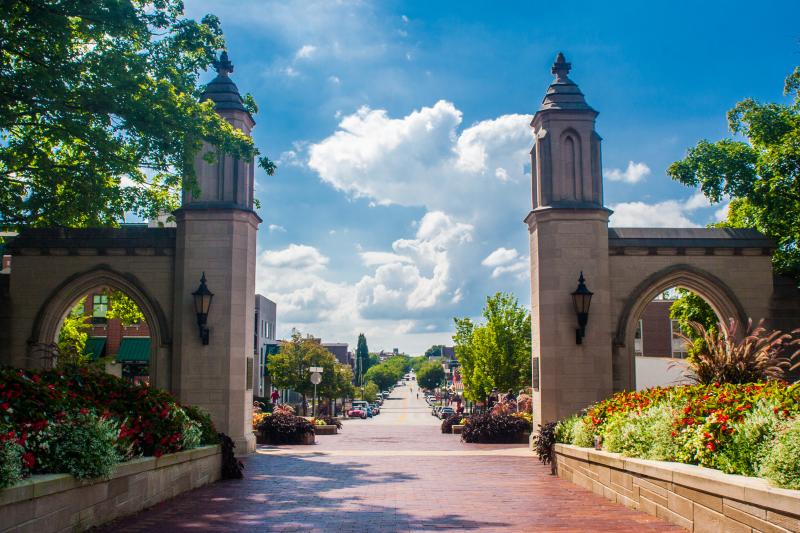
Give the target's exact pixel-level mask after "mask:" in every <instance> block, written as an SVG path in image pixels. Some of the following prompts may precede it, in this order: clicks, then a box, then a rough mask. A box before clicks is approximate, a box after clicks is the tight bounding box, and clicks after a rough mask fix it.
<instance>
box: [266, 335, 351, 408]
mask: <svg viewBox="0 0 800 533" xmlns="http://www.w3.org/2000/svg"><path fill="white" fill-rule="evenodd" d="M312 366H320V367H322V369H323V372H322V382H321V383H320V384H319V385H318V386H317V394H318V395H319V397H320V398H336V397H339V394H341V393H342V391H343V390H344V387H343V386H342V384H341V380H340V378H341V375H342V372H344V371H343V370H337V368H338V367H339V366H341V365H339V363H338V362H337V361H336V358H335V357H334V356H333V354H331V353H330V352H329V351H328V350H326V349H325V348H324V347H323V346H322V345H321V344H320V343H318V342H316V341H315V340H314V339H312V338H303V337H302V336H301V334H300V333H299V332H295V333H294V334H293V335H292V340H291V341H290V342H287V343H284V344H283V346H282V347H281V351H280V352H279V353H277V354H275V355H273V356H270V358H269V361H268V362H267V369H268V371H269V374H270V376H271V377H272V383H273V385H274V386H275V387H277V388H279V389H292V390H294V391H297V392H298V393H300V394H302V395H304V396H310V395H312V394H313V393H314V384H313V383H311V374H310V373H309V371H308V369H309V368H310V367H312Z"/></svg>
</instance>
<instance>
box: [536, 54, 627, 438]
mask: <svg viewBox="0 0 800 533" xmlns="http://www.w3.org/2000/svg"><path fill="white" fill-rule="evenodd" d="M570 68H571V65H570V64H569V63H567V62H566V60H565V59H564V56H563V54H558V57H557V58H556V61H555V63H554V64H553V68H552V73H553V74H554V75H555V79H554V80H553V83H552V84H551V85H550V87H549V88H548V90H547V93H546V94H545V97H544V100H543V101H542V105H541V107H540V109H539V111H537V113H536V114H535V115H534V117H533V121H532V122H531V126H532V127H533V129H534V134H535V135H534V137H535V139H536V144H535V146H534V147H533V150H532V151H531V167H532V174H533V176H532V195H531V197H532V203H533V210H532V211H531V212H530V214H529V215H528V216H527V217H526V219H525V222H526V223H527V224H528V231H529V234H530V250H531V328H532V338H533V354H532V359H533V360H532V362H533V365H534V368H533V375H534V394H533V405H534V424H539V423H545V422H552V421H556V420H558V419H559V418H562V417H564V416H567V415H570V414H572V413H576V412H578V411H580V410H581V409H583V408H584V407H586V406H588V405H589V404H591V403H593V402H595V401H598V400H600V399H602V398H605V397H606V396H608V395H609V394H610V393H611V392H612V373H613V369H612V357H611V339H612V330H611V323H610V322H611V319H610V293H609V287H610V281H609V271H608V268H609V267H608V216H609V214H610V213H611V212H610V211H609V210H608V209H605V208H604V207H603V184H602V175H601V158H600V141H601V139H600V136H599V135H597V133H596V132H595V129H594V125H595V119H596V117H597V111H595V110H594V109H592V108H591V107H589V105H588V104H587V103H586V100H585V98H584V96H583V93H581V91H580V89H579V88H578V86H577V85H576V84H575V82H573V81H572V80H571V79H570V78H569V77H568V74H569V71H570ZM581 272H583V274H584V276H585V277H586V284H587V286H588V288H589V290H591V291H592V292H593V293H594V296H593V299H592V304H591V308H590V311H589V320H588V325H587V327H586V335H585V337H584V338H583V339H582V343H581V344H577V343H576V338H575V337H576V333H575V330H576V329H577V327H578V319H577V316H576V313H575V310H574V308H573V304H572V296H571V293H572V292H573V291H574V290H575V289H576V288H577V285H578V277H579V275H580V273H581ZM537 377H538V379H537ZM534 427H535V426H534Z"/></svg>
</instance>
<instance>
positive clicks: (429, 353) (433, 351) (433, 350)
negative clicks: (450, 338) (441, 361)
mask: <svg viewBox="0 0 800 533" xmlns="http://www.w3.org/2000/svg"><path fill="white" fill-rule="evenodd" d="M443 349H444V344H434V345H433V346H431V347H430V348H428V349H427V350H425V357H441V356H442V350H443Z"/></svg>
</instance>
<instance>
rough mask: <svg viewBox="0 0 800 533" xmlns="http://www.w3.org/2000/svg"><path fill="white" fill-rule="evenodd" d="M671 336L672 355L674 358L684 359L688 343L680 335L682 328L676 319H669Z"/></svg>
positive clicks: (687, 351) (686, 354)
mask: <svg viewBox="0 0 800 533" xmlns="http://www.w3.org/2000/svg"><path fill="white" fill-rule="evenodd" d="M669 323H670V328H671V338H672V357H674V358H675V359H686V357H687V356H688V355H689V345H688V344H687V342H686V340H684V339H683V337H681V335H682V334H683V330H682V329H681V326H680V324H679V323H678V321H677V320H670V321H669Z"/></svg>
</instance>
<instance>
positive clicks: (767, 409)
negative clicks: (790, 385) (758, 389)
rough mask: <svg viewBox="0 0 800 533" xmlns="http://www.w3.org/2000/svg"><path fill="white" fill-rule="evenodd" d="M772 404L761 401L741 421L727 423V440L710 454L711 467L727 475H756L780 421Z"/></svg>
mask: <svg viewBox="0 0 800 533" xmlns="http://www.w3.org/2000/svg"><path fill="white" fill-rule="evenodd" d="M775 407H776V405H775V404H774V403H773V402H770V401H767V400H762V401H760V402H759V403H758V405H756V407H755V408H754V409H753V410H752V411H750V412H749V413H747V415H745V417H744V420H742V421H741V422H735V423H733V424H731V425H730V436H729V437H728V440H727V442H726V443H725V445H724V446H723V447H722V449H720V450H719V452H718V453H717V454H716V455H715V456H714V462H713V465H714V467H715V468H718V469H720V470H722V471H723V472H727V473H729V474H741V475H744V476H757V475H758V474H759V471H760V470H761V463H762V462H763V461H764V458H765V457H766V455H767V454H768V453H769V449H770V448H771V447H772V442H773V440H774V439H775V434H776V432H777V428H778V425H779V423H780V419H779V418H778V417H777V416H776V415H775Z"/></svg>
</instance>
